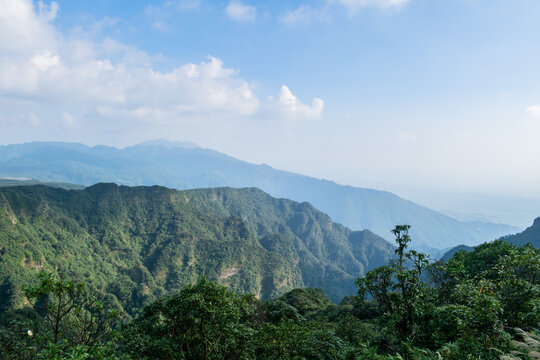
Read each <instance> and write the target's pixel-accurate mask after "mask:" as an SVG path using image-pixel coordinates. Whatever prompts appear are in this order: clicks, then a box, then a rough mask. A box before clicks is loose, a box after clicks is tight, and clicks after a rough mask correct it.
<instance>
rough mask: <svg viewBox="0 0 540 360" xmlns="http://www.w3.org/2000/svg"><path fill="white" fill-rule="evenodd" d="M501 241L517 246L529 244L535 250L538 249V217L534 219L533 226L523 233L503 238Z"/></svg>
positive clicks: (539, 218)
mask: <svg viewBox="0 0 540 360" xmlns="http://www.w3.org/2000/svg"><path fill="white" fill-rule="evenodd" d="M501 240H504V241H508V242H509V243H511V244H514V245H518V246H519V245H525V244H528V243H530V244H531V245H532V246H534V247H535V248H537V249H540V217H537V218H536V219H534V222H533V224H532V225H531V226H530V227H528V228H527V229H525V230H524V231H522V232H520V233H518V234H515V235H506V236H503V237H502V238H501Z"/></svg>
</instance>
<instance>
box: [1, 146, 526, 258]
mask: <svg viewBox="0 0 540 360" xmlns="http://www.w3.org/2000/svg"><path fill="white" fill-rule="evenodd" d="M0 177H15V178H16V177H26V178H32V179H37V180H41V181H48V182H57V183H58V182H59V183H74V184H81V185H92V184H95V183H98V182H114V183H117V184H124V185H131V186H133V185H162V186H167V187H171V188H175V189H193V188H208V187H222V186H230V187H235V188H242V187H257V188H259V189H261V190H263V191H265V192H267V193H269V194H270V195H272V196H275V197H281V198H288V199H292V200H295V201H300V202H304V201H307V202H309V203H311V204H312V205H313V206H315V207H316V208H317V209H319V210H321V211H323V212H325V213H327V214H328V215H330V216H331V218H332V219H333V220H334V221H336V222H339V223H342V224H344V225H345V226H347V227H349V228H351V229H355V230H361V229H370V230H371V231H373V232H374V233H376V234H378V235H380V236H382V237H384V238H385V239H387V240H389V241H392V235H391V233H390V230H391V229H393V228H394V226H395V225H397V224H409V225H411V226H412V231H411V235H412V238H413V242H412V246H413V247H415V248H417V249H420V250H424V251H432V250H437V249H448V248H450V247H453V246H456V245H458V244H466V245H475V244H479V243H482V242H485V241H490V240H493V239H495V238H498V237H500V236H502V235H505V234H509V233H514V232H516V231H518V229H517V228H515V227H513V226H509V225H504V224H493V223H482V222H461V221H458V220H455V219H453V218H451V217H449V216H445V215H443V214H441V213H439V212H436V211H433V210H431V209H428V208H426V207H423V206H420V205H418V204H415V203H413V202H411V201H408V200H405V199H402V198H400V197H399V196H396V195H395V194H392V193H390V192H386V191H378V190H373V189H365V188H357V187H352V186H343V185H339V184H336V183H334V182H332V181H328V180H320V179H315V178H312V177H308V176H303V175H299V174H295V173H291V172H286V171H281V170H276V169H273V168H272V167H270V166H267V165H255V164H251V163H247V162H244V161H240V160H237V159H235V158H232V157H230V156H227V155H225V154H222V153H219V152H217V151H213V150H209V149H202V148H199V147H197V146H196V145H194V144H192V143H185V142H167V141H163V140H157V141H151V142H147V143H143V144H139V145H136V146H131V147H127V148H124V149H118V148H114V147H107V146H94V147H88V146H86V145H82V144H76V143H61V142H32V143H26V144H18V145H6V146H0Z"/></svg>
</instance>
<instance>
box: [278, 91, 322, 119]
mask: <svg viewBox="0 0 540 360" xmlns="http://www.w3.org/2000/svg"><path fill="white" fill-rule="evenodd" d="M278 102H279V104H280V106H281V110H282V111H283V112H284V113H285V114H288V115H291V116H293V117H302V118H319V117H320V116H321V114H322V111H323V108H324V101H323V100H322V99H319V98H314V99H313V101H312V103H311V106H308V105H305V104H303V103H302V102H301V101H300V100H299V99H298V98H297V97H296V96H295V95H294V94H293V93H292V92H291V90H289V88H288V87H287V86H285V85H283V86H282V87H281V91H280V92H279V98H278Z"/></svg>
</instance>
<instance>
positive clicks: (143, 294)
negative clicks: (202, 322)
mask: <svg viewBox="0 0 540 360" xmlns="http://www.w3.org/2000/svg"><path fill="white" fill-rule="evenodd" d="M393 254H394V247H393V246H392V245H391V244H390V243H388V242H387V241H386V240H384V239H382V238H380V237H379V236H377V235H375V234H373V233H372V232H370V231H368V230H364V231H351V230H349V229H347V228H346V227H344V226H342V225H340V224H336V223H334V222H332V220H331V219H330V217H329V216H328V215H326V214H324V213H322V212H320V211H318V210H317V209H315V208H314V207H313V206H312V205H310V204H309V203H298V202H295V201H291V200H286V199H277V198H273V197H271V196H270V195H268V194H266V193H264V192H263V191H261V190H259V189H255V188H246V189H231V188H213V189H198V190H187V191H178V190H172V189H168V188H165V187H159V186H152V187H127V186H118V185H115V184H97V185H93V186H90V187H88V188H86V189H84V190H65V189H59V188H51V187H47V186H42V185H37V186H21V187H3V188H0V299H1V301H4V302H5V301H8V300H6V299H9V298H10V296H8V295H6V294H4V293H5V292H7V290H5V289H10V288H13V284H21V283H22V284H29V283H30V281H31V279H35V273H36V271H38V270H42V269H45V270H48V271H53V272H55V273H59V274H62V275H63V276H65V277H66V278H71V279H79V280H82V281H84V282H87V283H90V284H92V285H93V286H95V287H97V288H100V289H104V290H105V291H106V292H108V293H110V294H114V296H115V298H116V299H115V301H116V300H117V301H118V302H119V304H120V305H121V306H122V307H123V308H124V309H126V310H127V311H128V312H131V313H133V311H135V310H134V309H138V308H140V307H141V305H143V304H145V303H147V302H148V301H151V300H153V299H155V298H156V297H160V296H164V295H166V294H168V293H171V292H172V291H176V290H179V289H180V288H181V287H182V286H183V285H186V284H189V283H193V282H194V281H196V280H197V279H198V278H199V277H201V276H203V275H204V276H206V277H208V278H210V279H211V280H216V281H220V282H221V283H223V284H227V285H228V286H229V287H230V288H231V289H232V290H234V291H236V292H241V293H253V294H257V295H258V296H259V297H261V298H262V299H266V298H272V297H276V296H279V295H281V294H283V293H285V292H287V291H289V290H291V289H293V288H297V287H304V286H311V287H317V288H322V289H324V291H325V292H326V293H327V294H328V295H329V297H330V298H331V299H332V300H334V301H336V302H339V300H341V298H343V297H344V296H345V295H348V294H352V293H354V292H355V291H356V288H355V286H354V280H355V278H356V277H358V276H362V275H363V274H364V273H365V272H366V271H369V270H371V269H373V268H375V267H378V266H381V265H383V264H386V263H387V261H388V260H389V259H390V258H391V257H392V256H393ZM2 289H4V290H2ZM2 291H3V292H4V293H2ZM10 301H11V302H12V303H14V304H15V303H16V300H10ZM0 305H2V304H0ZM12 305H13V304H12ZM3 307H4V308H5V307H9V306H8V305H6V304H3ZM0 308H2V306H0Z"/></svg>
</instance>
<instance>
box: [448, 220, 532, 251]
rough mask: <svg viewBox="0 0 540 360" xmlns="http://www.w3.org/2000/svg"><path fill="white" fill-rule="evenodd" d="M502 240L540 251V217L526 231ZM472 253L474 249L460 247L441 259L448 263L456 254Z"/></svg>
mask: <svg viewBox="0 0 540 360" xmlns="http://www.w3.org/2000/svg"><path fill="white" fill-rule="evenodd" d="M500 240H503V241H506V242H509V243H510V244H512V245H516V246H522V245H526V244H531V245H532V246H534V247H535V248H537V249H540V217H539V218H536V219H535V220H534V223H533V224H532V225H531V226H530V227H528V228H527V229H525V230H524V231H522V232H520V233H517V234H514V235H506V236H503V237H501V238H500ZM461 250H465V251H472V250H474V247H471V246H465V245H458V246H456V247H454V248H452V249H450V250H448V251H447V252H446V253H445V254H444V255H443V256H442V258H441V260H443V261H448V260H449V259H450V258H451V257H452V256H454V254H455V253H457V252H458V251H461Z"/></svg>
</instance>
